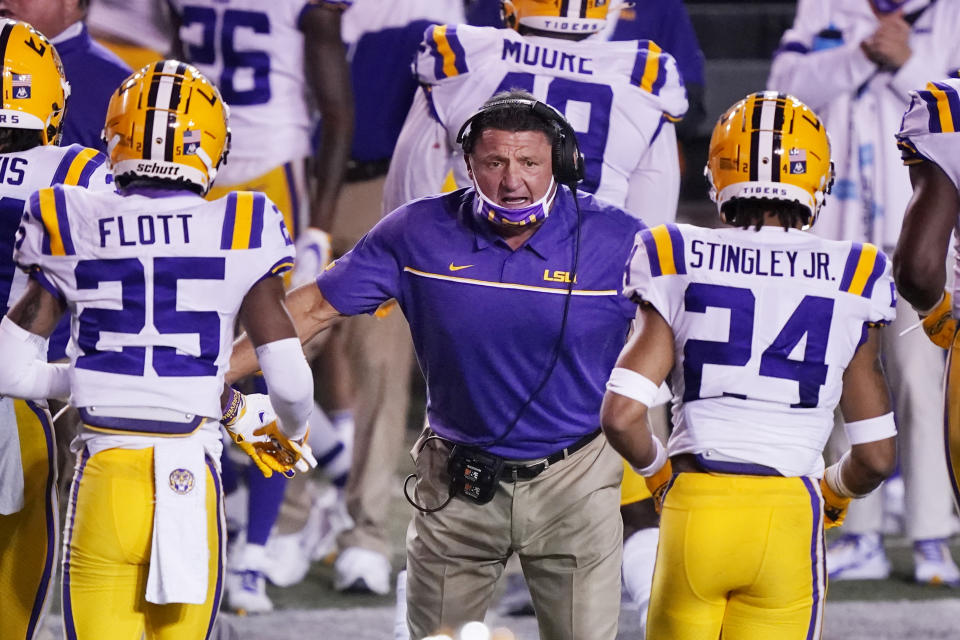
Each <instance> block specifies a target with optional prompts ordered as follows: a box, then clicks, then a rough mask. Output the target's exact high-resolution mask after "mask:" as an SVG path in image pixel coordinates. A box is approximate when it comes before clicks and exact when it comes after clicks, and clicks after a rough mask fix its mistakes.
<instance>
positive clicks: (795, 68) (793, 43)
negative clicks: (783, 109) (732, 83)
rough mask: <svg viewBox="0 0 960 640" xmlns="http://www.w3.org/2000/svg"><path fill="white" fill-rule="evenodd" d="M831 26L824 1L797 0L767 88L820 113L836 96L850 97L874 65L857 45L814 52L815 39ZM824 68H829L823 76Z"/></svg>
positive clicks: (873, 69)
mask: <svg viewBox="0 0 960 640" xmlns="http://www.w3.org/2000/svg"><path fill="white" fill-rule="evenodd" d="M829 24H830V4H829V2H824V1H823V0H800V2H798V3H797V16H796V18H795V19H794V23H793V27H792V28H790V29H788V30H787V31H786V32H785V33H784V34H783V38H781V40H780V48H779V49H778V50H777V52H776V53H775V54H774V58H773V64H772V66H771V68H770V77H769V79H768V80H767V88H768V89H770V90H774V91H783V92H786V93H789V94H791V95H794V96H796V97H797V98H800V100H802V101H803V102H805V103H806V104H807V106H809V107H810V108H811V109H813V110H814V111H819V110H821V109H822V108H824V107H825V106H827V105H828V104H829V103H830V102H832V101H833V100H834V99H836V97H837V96H838V95H843V94H849V93H850V92H852V91H854V90H856V88H857V87H859V86H860V85H861V84H863V83H864V82H865V81H866V80H867V79H868V78H869V77H870V76H871V75H872V74H873V73H874V72H875V71H876V70H877V66H876V65H875V64H874V63H873V62H871V61H870V59H869V58H867V56H866V54H864V53H863V51H862V50H861V49H860V42H844V43H842V44H840V45H839V46H836V47H833V48H829V49H823V50H820V51H816V50H814V39H815V38H816V36H817V34H818V33H820V32H821V31H822V30H823V29H826V28H827V27H828V26H829ZM824 69H829V72H828V73H824Z"/></svg>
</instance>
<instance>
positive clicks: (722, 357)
mask: <svg viewBox="0 0 960 640" xmlns="http://www.w3.org/2000/svg"><path fill="white" fill-rule="evenodd" d="M755 305H756V299H755V298H754V295H753V292H752V291H751V290H750V289H744V288H742V287H728V286H723V285H716V284H705V283H700V282H693V283H690V285H689V286H688V287H687V290H686V292H685V293H684V310H685V311H687V312H689V313H704V312H706V310H707V309H708V308H710V307H713V308H715V309H729V310H730V330H729V334H728V337H727V340H725V341H717V340H687V341H686V343H685V344H684V346H683V380H684V392H683V401H684V402H691V401H693V400H699V399H700V398H701V397H702V396H701V395H700V389H701V384H702V382H703V366H704V365H706V364H719V365H726V366H734V367H738V366H743V365H745V364H747V362H749V361H750V356H751V352H752V349H753V320H754V310H755ZM832 320H833V300H832V299H831V298H824V297H821V296H804V297H803V299H802V300H801V301H800V304H799V305H797V308H796V309H795V310H794V311H793V313H792V314H790V318H789V319H788V320H787V322H786V324H784V326H783V328H782V329H781V330H780V333H779V334H778V335H777V337H776V338H775V339H774V340H773V342H772V343H771V344H770V346H768V347H767V348H766V349H765V350H764V352H763V353H762V354H761V356H760V370H759V373H760V375H761V376H766V377H770V378H781V379H784V380H795V381H796V382H797V383H798V384H799V386H800V388H799V396H800V401H799V402H798V403H796V404H792V405H790V406H791V407H794V408H810V407H816V406H817V404H818V403H819V401H820V387H821V386H823V384H824V383H825V382H826V381H827V364H826V362H825V360H826V354H827V340H828V338H829V336H830V323H831V321H832ZM804 337H806V345H805V347H804V351H803V359H802V360H794V359H792V358H790V357H789V356H790V353H791V352H792V351H793V350H794V348H795V347H796V346H797V345H798V344H799V343H800V341H801V340H803V338H804Z"/></svg>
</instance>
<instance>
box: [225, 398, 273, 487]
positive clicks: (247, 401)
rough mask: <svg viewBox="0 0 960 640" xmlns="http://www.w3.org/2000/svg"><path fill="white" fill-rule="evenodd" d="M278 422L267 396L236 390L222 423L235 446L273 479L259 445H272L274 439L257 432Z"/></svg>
mask: <svg viewBox="0 0 960 640" xmlns="http://www.w3.org/2000/svg"><path fill="white" fill-rule="evenodd" d="M276 419H277V416H276V414H275V413H274V412H273V407H271V406H270V399H269V398H268V397H267V396H266V395H265V394H262V393H251V394H250V395H248V396H244V395H243V394H242V393H240V392H239V391H237V390H236V389H234V390H233V393H232V394H231V396H230V400H229V401H228V403H227V408H226V409H225V410H224V412H223V417H222V418H221V420H220V424H222V425H223V427H224V428H225V429H226V430H227V433H229V434H230V438H231V439H232V440H233V442H234V443H235V444H236V445H237V446H238V447H240V449H242V450H243V452H244V453H246V454H247V455H248V456H250V459H251V460H253V463H254V464H255V465H257V468H258V469H260V472H261V473H262V474H263V475H264V477H266V478H269V477H270V476H272V475H273V470H272V469H271V467H270V465H269V464H268V463H267V461H266V460H265V454H264V453H263V452H262V451H261V450H260V449H258V448H257V447H256V446H255V445H256V444H257V443H258V441H259V444H270V439H269V438H267V437H264V436H257V435H256V434H255V433H254V432H255V430H256V429H258V428H260V427H262V426H264V425H265V424H268V423H270V422H273V421H275V420H276Z"/></svg>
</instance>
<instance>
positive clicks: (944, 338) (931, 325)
mask: <svg viewBox="0 0 960 640" xmlns="http://www.w3.org/2000/svg"><path fill="white" fill-rule="evenodd" d="M920 318H921V319H922V320H923V330H924V332H926V334H927V337H928V338H930V342H932V343H933V344H935V345H937V346H938V347H942V348H944V349H949V348H950V344H951V343H952V342H953V334H954V333H956V332H957V319H956V318H954V317H953V296H951V295H950V292H949V291H944V292H943V297H942V298H940V302H938V303H937V306H935V307H934V308H933V309H931V310H930V311H928V312H927V313H926V315H921V316H920Z"/></svg>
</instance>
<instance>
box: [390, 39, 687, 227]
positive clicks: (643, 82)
mask: <svg viewBox="0 0 960 640" xmlns="http://www.w3.org/2000/svg"><path fill="white" fill-rule="evenodd" d="M414 67H415V71H416V73H417V75H418V78H419V80H420V82H421V83H422V84H423V85H425V86H427V87H429V89H428V90H427V92H426V95H427V100H428V101H429V106H430V109H431V112H432V114H433V116H434V118H436V119H437V120H438V121H439V122H440V123H441V124H442V125H443V127H444V128H445V130H446V137H447V140H446V145H447V148H448V149H452V150H456V151H457V152H459V149H460V145H459V144H458V143H457V133H458V132H459V130H460V127H461V125H462V124H463V123H464V122H466V121H467V119H468V118H469V117H470V116H471V115H473V114H474V112H476V111H477V110H478V109H479V108H480V106H481V105H482V104H483V103H484V102H486V101H487V100H488V99H490V97H492V96H493V95H494V94H496V93H499V92H501V91H508V90H511V89H524V90H526V91H529V92H530V93H532V94H533V95H534V96H535V97H536V98H537V99H538V100H541V101H543V102H546V103H547V104H549V105H550V106H552V107H554V108H555V109H557V110H558V111H559V112H560V113H562V114H563V115H564V116H565V117H566V119H567V120H568V121H569V122H570V124H571V126H572V127H573V129H574V131H576V133H577V140H578V142H579V144H580V150H581V151H582V152H583V155H584V157H585V160H586V177H585V179H584V181H583V182H582V183H581V184H580V188H581V189H584V190H585V191H587V192H589V193H593V194H594V195H596V196H598V197H599V198H602V199H604V200H606V201H608V202H611V203H614V204H616V205H618V206H624V204H625V202H626V201H627V197H628V194H629V192H630V186H631V177H632V176H635V174H636V172H637V171H638V169H639V168H640V167H641V166H642V165H643V164H644V163H646V164H647V166H649V167H652V168H655V167H656V166H658V165H663V167H665V169H666V170H667V171H672V172H673V173H674V174H676V177H677V186H679V168H678V166H677V156H676V144H675V140H674V141H673V142H671V144H670V145H668V147H667V148H665V152H666V153H665V156H664V157H663V158H649V157H647V153H646V152H647V151H648V149H649V148H650V147H651V144H652V143H653V142H654V140H655V139H656V138H657V137H658V135H659V133H660V131H661V130H663V129H664V127H665V125H667V124H668V123H670V122H671V121H676V120H679V119H680V118H681V117H682V116H683V115H684V113H686V110H687V98H686V91H685V90H684V88H683V85H682V82H681V80H680V76H679V74H678V72H677V66H676V62H675V61H674V59H673V58H672V57H671V56H670V55H669V54H668V53H666V52H664V51H662V50H661V49H660V47H659V46H657V45H656V44H655V43H653V42H651V41H649V40H641V41H629V42H606V41H601V40H596V39H587V40H583V41H579V42H577V41H570V40H563V39H558V38H548V37H532V36H521V35H520V34H519V33H517V32H516V31H514V30H512V29H495V28H492V27H472V26H468V25H456V26H454V25H442V26H441V25H438V26H433V27H430V28H428V29H427V31H426V32H425V34H424V40H423V42H422V43H421V45H420V53H419V54H418V56H417V59H416V62H415V64H414ZM415 106H416V104H415ZM405 126H406V125H405ZM666 128H667V129H668V130H669V131H670V135H674V134H673V127H672V125H671V126H667V127H666ZM401 138H403V135H402V134H401ZM400 147H401V144H400V143H399V142H398V149H399V148H400ZM403 160H404V161H409V162H410V163H413V164H414V165H416V163H417V158H409V159H403ZM450 166H451V167H452V168H453V170H454V171H455V172H456V181H457V183H458V184H460V185H464V186H465V185H468V184H469V180H468V179H467V178H466V174H465V170H464V169H463V161H462V159H457V160H455V161H454V162H453V163H452V165H450ZM407 195H413V196H417V197H419V196H423V195H425V194H423V193H417V194H414V193H410V194H407ZM673 200H674V201H673V207H674V208H675V206H676V197H675V195H674V198H673ZM634 213H639V214H640V215H641V216H643V215H645V213H644V212H643V211H639V212H637V211H634Z"/></svg>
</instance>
